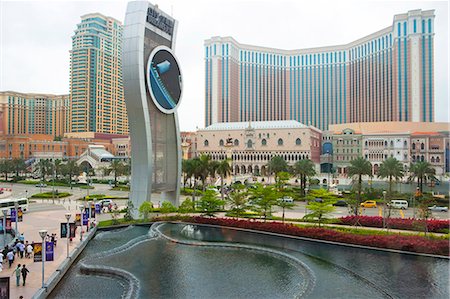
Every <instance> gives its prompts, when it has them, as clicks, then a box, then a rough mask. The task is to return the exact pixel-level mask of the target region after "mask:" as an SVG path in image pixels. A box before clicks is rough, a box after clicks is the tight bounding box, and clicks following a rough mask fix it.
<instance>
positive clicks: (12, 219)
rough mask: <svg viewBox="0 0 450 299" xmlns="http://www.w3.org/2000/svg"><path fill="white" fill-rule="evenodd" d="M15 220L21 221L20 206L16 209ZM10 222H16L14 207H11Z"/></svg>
mask: <svg viewBox="0 0 450 299" xmlns="http://www.w3.org/2000/svg"><path fill="white" fill-rule="evenodd" d="M17 221H18V222H22V221H23V211H22V208H21V207H19V208H18V209H17ZM11 222H16V209H15V208H11Z"/></svg>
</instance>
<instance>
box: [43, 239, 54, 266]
mask: <svg viewBox="0 0 450 299" xmlns="http://www.w3.org/2000/svg"><path fill="white" fill-rule="evenodd" d="M54 252H55V251H54V244H53V242H45V261H46V262H50V261H53V258H54Z"/></svg>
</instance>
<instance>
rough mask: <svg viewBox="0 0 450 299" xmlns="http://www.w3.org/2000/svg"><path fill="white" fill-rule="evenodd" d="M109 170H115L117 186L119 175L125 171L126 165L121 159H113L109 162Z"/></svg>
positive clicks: (115, 184)
mask: <svg viewBox="0 0 450 299" xmlns="http://www.w3.org/2000/svg"><path fill="white" fill-rule="evenodd" d="M108 172H109V173H111V172H114V186H117V177H119V176H121V175H123V174H124V173H125V165H124V164H123V163H122V162H121V161H120V160H118V159H113V160H112V161H111V163H110V164H109V168H108ZM109 173H108V174H109Z"/></svg>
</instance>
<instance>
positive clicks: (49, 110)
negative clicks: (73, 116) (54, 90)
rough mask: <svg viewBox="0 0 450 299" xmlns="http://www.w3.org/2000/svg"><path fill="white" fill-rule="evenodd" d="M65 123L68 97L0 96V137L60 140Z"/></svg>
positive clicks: (2, 93) (10, 94)
mask: <svg viewBox="0 0 450 299" xmlns="http://www.w3.org/2000/svg"><path fill="white" fill-rule="evenodd" d="M68 120H69V96H68V95H53V94H36V93H20V92H15V91H2V92H0V136H4V135H23V134H25V135H28V134H47V135H52V136H63V135H64V133H66V132H67V131H68V129H69V125H68V123H69V122H68Z"/></svg>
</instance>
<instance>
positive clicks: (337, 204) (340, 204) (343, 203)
mask: <svg viewBox="0 0 450 299" xmlns="http://www.w3.org/2000/svg"><path fill="white" fill-rule="evenodd" d="M333 206H335V207H346V206H348V203H347V202H346V201H345V200H338V201H336V202H335V203H334V204H333Z"/></svg>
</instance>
